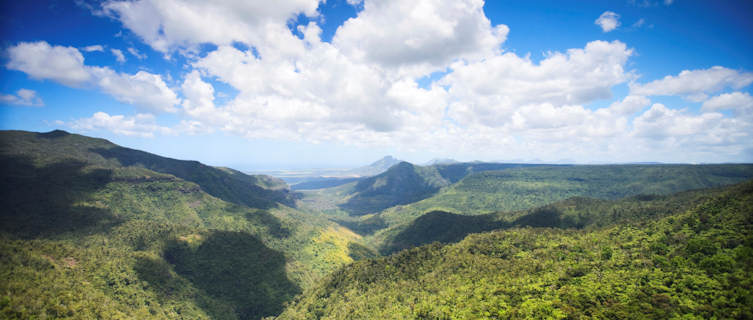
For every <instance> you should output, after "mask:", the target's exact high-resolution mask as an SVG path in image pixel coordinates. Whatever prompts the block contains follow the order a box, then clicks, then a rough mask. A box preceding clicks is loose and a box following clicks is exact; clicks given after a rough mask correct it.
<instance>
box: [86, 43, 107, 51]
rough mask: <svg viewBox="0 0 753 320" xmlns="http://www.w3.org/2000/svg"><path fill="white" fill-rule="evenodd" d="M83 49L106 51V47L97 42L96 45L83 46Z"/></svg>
mask: <svg viewBox="0 0 753 320" xmlns="http://www.w3.org/2000/svg"><path fill="white" fill-rule="evenodd" d="M81 50H84V51H86V52H94V51H99V52H104V51H105V48H104V47H102V46H101V45H98V44H95V45H91V46H86V47H83V48H81Z"/></svg>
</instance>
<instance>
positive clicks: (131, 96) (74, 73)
mask: <svg viewBox="0 0 753 320" xmlns="http://www.w3.org/2000/svg"><path fill="white" fill-rule="evenodd" d="M8 52H9V56H10V61H9V62H8V64H7V67H8V68H9V69H13V70H19V71H23V72H24V73H26V74H28V75H29V76H30V77H32V78H35V79H49V80H53V81H56V82H59V83H61V84H64V85H67V86H75V87H80V86H84V85H89V86H95V87H97V88H99V89H100V90H102V91H104V92H106V93H108V94H110V95H112V96H113V97H115V98H116V99H118V100H119V101H122V102H126V103H131V104H134V105H137V106H140V107H144V108H147V109H149V110H152V111H163V112H175V111H176V109H175V107H174V106H175V105H176V104H179V103H180V100H179V99H178V97H177V95H176V94H175V93H174V92H173V91H172V90H171V89H170V88H168V87H167V85H166V84H165V82H164V81H163V80H162V77H161V76H159V75H156V74H152V73H149V72H146V71H139V72H138V73H136V74H133V75H129V74H124V73H119V72H116V71H113V70H112V69H110V68H108V67H95V66H87V65H85V64H84V57H83V56H82V55H81V52H79V51H78V49H76V48H73V47H63V46H50V45H49V44H48V43H47V42H44V41H40V42H33V43H28V42H22V43H19V44H18V45H16V46H12V47H10V48H9V49H8ZM121 55H122V53H121Z"/></svg>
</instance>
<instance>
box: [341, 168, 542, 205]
mask: <svg viewBox="0 0 753 320" xmlns="http://www.w3.org/2000/svg"><path fill="white" fill-rule="evenodd" d="M532 166H537V165H533V164H507V163H472V162H469V163H452V164H437V165H431V166H417V165H413V164H411V163H409V162H405V161H403V162H400V163H398V164H395V165H393V166H392V167H390V168H389V169H388V170H387V171H385V172H383V173H381V174H378V175H376V176H373V177H369V178H364V179H361V180H359V181H358V182H357V183H355V185H354V186H353V188H352V189H351V190H350V192H349V193H350V198H348V200H347V201H346V202H345V203H343V204H341V205H340V208H342V209H343V210H345V211H347V212H349V213H350V214H351V215H356V216H357V215H363V214H367V213H376V212H379V211H381V210H384V209H386V208H389V207H393V206H396V205H402V204H409V203H413V202H416V201H419V200H422V199H426V198H428V197H430V196H432V195H434V194H435V193H437V192H438V191H439V190H440V188H442V187H445V186H448V185H451V184H453V183H455V182H457V181H459V180H460V179H462V178H463V177H465V176H467V175H469V174H471V173H474V172H481V171H489V170H503V169H509V168H519V167H532Z"/></svg>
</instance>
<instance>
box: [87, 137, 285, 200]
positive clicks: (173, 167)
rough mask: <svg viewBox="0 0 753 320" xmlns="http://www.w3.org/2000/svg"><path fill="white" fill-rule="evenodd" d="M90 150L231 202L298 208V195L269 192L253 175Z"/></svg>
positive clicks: (132, 152)
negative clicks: (175, 178)
mask: <svg viewBox="0 0 753 320" xmlns="http://www.w3.org/2000/svg"><path fill="white" fill-rule="evenodd" d="M89 151H91V152H94V153H97V154H99V155H101V156H102V157H104V158H106V159H115V160H117V161H118V163H120V164H121V165H123V166H140V167H144V168H146V169H149V170H152V171H156V172H161V173H167V174H172V175H174V176H176V177H178V178H181V179H183V180H186V181H191V182H193V183H196V184H198V185H199V186H200V187H201V189H202V190H203V191H204V192H206V193H208V194H210V195H212V196H215V197H217V198H220V199H222V200H225V201H227V202H231V203H235V204H240V205H244V206H248V207H250V208H259V209H269V208H272V207H275V206H276V205H277V203H278V202H279V203H282V204H285V205H287V206H290V207H295V193H290V192H289V191H287V190H271V189H265V188H263V187H261V186H259V185H257V184H256V181H255V178H254V177H252V176H248V175H244V174H237V175H233V174H230V173H227V172H225V171H223V170H220V169H218V168H215V167H211V166H207V165H204V164H201V163H200V162H198V161H186V160H176V159H170V158H165V157H160V156H158V155H154V154H151V153H148V152H144V151H139V150H134V149H129V148H123V147H112V148H91V149H89Z"/></svg>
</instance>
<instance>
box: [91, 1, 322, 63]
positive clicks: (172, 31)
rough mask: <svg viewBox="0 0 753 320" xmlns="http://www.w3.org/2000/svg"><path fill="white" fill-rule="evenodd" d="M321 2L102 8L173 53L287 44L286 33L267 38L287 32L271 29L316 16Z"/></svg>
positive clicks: (117, 5)
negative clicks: (239, 44) (296, 18)
mask: <svg viewBox="0 0 753 320" xmlns="http://www.w3.org/2000/svg"><path fill="white" fill-rule="evenodd" d="M318 5H319V1H318V0H279V1H275V2H274V4H273V5H272V4H270V3H268V2H263V1H219V0H211V1H188V0H137V1H119V0H118V1H107V2H105V3H103V5H102V10H103V12H104V13H105V14H108V15H110V16H111V17H113V18H115V19H117V20H119V21H120V22H121V23H122V24H123V26H125V27H126V28H128V29H129V30H131V31H132V32H134V33H135V34H136V35H138V36H139V37H141V39H143V41H144V42H145V43H146V44H148V45H150V46H151V47H152V48H154V49H155V50H157V51H160V52H163V53H168V52H169V51H171V50H174V49H177V48H180V47H184V48H188V49H193V48H195V47H196V45H198V44H201V43H214V44H226V45H227V44H232V42H234V41H238V42H243V43H258V42H265V43H274V42H284V41H286V39H285V37H283V38H279V39H276V40H275V39H268V38H267V36H269V35H277V36H285V34H284V33H280V32H277V34H270V31H280V30H282V29H286V26H285V23H286V21H287V20H288V19H290V18H293V17H294V16H296V15H297V14H304V15H307V16H315V15H316V14H317V12H316V9H317V7H318ZM288 34H289V32H288Z"/></svg>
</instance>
